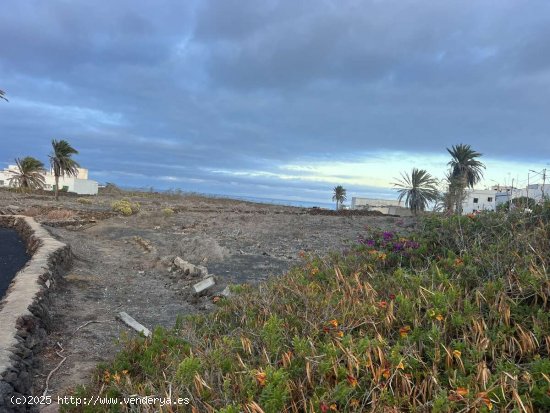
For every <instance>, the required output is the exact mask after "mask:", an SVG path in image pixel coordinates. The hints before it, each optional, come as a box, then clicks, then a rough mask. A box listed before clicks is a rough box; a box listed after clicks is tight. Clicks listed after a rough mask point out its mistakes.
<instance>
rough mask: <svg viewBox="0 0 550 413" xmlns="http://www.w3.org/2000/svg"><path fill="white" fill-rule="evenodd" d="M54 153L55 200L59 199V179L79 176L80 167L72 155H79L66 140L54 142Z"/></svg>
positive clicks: (51, 158) (51, 156) (51, 160)
mask: <svg viewBox="0 0 550 413" xmlns="http://www.w3.org/2000/svg"><path fill="white" fill-rule="evenodd" d="M52 147H53V152H52V154H51V155H50V165H51V166H52V170H53V174H54V176H55V200H56V201H57V200H58V199H59V177H60V176H65V175H67V176H77V175H78V167H79V166H80V165H79V164H78V163H77V162H76V161H75V160H74V159H72V155H76V154H78V151H77V150H76V149H74V148H73V147H72V146H71V145H70V144H69V142H67V141H66V140H63V139H62V140H60V141H56V140H55V139H54V140H52Z"/></svg>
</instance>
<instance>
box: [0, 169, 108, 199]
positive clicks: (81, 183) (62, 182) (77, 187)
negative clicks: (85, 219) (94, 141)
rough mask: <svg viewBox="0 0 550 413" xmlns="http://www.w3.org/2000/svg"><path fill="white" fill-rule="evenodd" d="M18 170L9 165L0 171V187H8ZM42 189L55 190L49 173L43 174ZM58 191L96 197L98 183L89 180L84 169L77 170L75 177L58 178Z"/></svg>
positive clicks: (52, 178)
mask: <svg viewBox="0 0 550 413" xmlns="http://www.w3.org/2000/svg"><path fill="white" fill-rule="evenodd" d="M17 171H18V169H17V166H16V165H9V166H8V167H7V168H6V169H4V170H0V187H1V186H3V187H9V186H10V178H11V177H12V176H13V173H14V172H15V173H17ZM43 176H44V181H45V185H44V189H45V190H47V191H53V190H54V189H55V176H54V174H53V173H52V172H51V171H47V172H44V174H43ZM59 189H60V190H61V191H67V192H74V193H76V194H79V195H97V191H98V183H97V182H96V181H93V180H91V179H88V170H87V169H84V168H78V175H77V176H76V177H72V176H71V177H68V176H64V177H60V178H59Z"/></svg>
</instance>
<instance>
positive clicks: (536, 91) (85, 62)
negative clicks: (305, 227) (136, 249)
mask: <svg viewBox="0 0 550 413" xmlns="http://www.w3.org/2000/svg"><path fill="white" fill-rule="evenodd" d="M6 4H7V5H6ZM6 4H4V5H3V9H4V12H3V13H2V14H0V38H1V39H2V42H1V44H0V82H1V83H0V87H1V88H2V89H6V90H7V92H8V97H9V98H10V103H7V104H6V103H5V102H0V131H1V134H2V138H1V139H2V150H1V152H0V162H9V161H10V160H11V159H13V158H14V157H15V156H21V155H25V154H27V153H29V154H31V153H32V154H35V155H36V156H39V157H41V158H42V159H44V160H45V157H46V155H47V152H48V144H49V140H50V139H51V138H54V137H55V138H60V137H67V138H69V139H70V140H71V142H72V143H74V145H75V146H76V147H78V148H79V149H80V151H81V155H80V158H79V159H80V160H81V163H82V164H84V165H86V166H88V167H89V168H90V169H91V170H92V174H93V171H94V170H96V171H101V173H98V176H97V178H98V179H100V180H102V181H109V180H114V179H109V176H108V174H109V171H111V173H112V176H113V177H117V179H120V180H121V182H122V183H125V182H128V183H134V181H140V180H141V181H151V182H150V184H151V185H164V186H175V185H171V183H173V184H177V183H178V182H179V183H181V186H182V187H184V188H189V187H190V186H191V185H193V184H192V183H193V182H195V183H196V185H200V184H204V185H205V188H204V191H205V192H208V191H209V189H208V188H218V189H219V188H220V187H223V182H230V181H231V180H233V182H241V183H242V185H245V187H246V188H248V189H249V190H250V188H253V185H254V183H256V184H257V186H258V188H259V189H258V190H259V191H263V192H265V193H268V192H269V191H268V190H267V189H266V188H272V190H273V191H279V190H283V189H281V188H285V187H287V188H288V189H289V191H294V192H293V193H297V191H303V190H305V188H313V189H315V190H317V189H318V188H317V186H316V185H319V186H322V185H324V186H326V185H327V184H326V183H322V184H314V183H312V182H311V181H297V182H296V183H295V184H292V185H287V184H288V182H286V181H284V180H281V179H277V178H276V177H274V176H276V175H277V174H279V173H280V170H279V167H280V166H281V165H284V164H285V163H294V164H297V163H300V162H303V163H305V162H311V161H316V160H353V159H359V158H361V157H365V156H372V154H373V153H377V154H380V153H383V152H384V151H393V150H400V151H415V152H427V153H441V152H443V151H444V148H445V147H446V146H449V145H451V144H455V143H459V142H468V143H471V144H472V145H474V146H475V148H476V149H478V150H480V151H482V152H484V153H485V154H487V155H488V156H493V157H497V158H498V157H499V158H510V159H512V158H513V159H516V160H517V159H523V160H526V161H529V160H532V161H541V160H544V159H545V156H546V154H547V153H548V152H549V150H550V139H548V137H547V131H548V129H549V127H548V126H549V124H548V120H547V119H548V116H547V114H548V111H549V110H550V102H549V94H548V93H547V90H548V88H549V87H550V71H549V68H550V49H549V46H548V44H549V43H548V42H547V41H546V39H548V36H549V35H550V24H549V23H550V17H549V16H550V3H548V2H546V1H542V0H541V1H531V2H517V1H512V0H509V1H506V0H500V1H479V2H469V3H465V2H463V1H454V0H449V1H445V2H433V1H407V0H399V1H397V0H396V1H391V0H388V1H376V0H372V1H349V0H343V1H327V0H325V1H296V2H290V1H274V0H264V1H259V0H246V1H243V0H238V1H237V0H224V1H221V0H216V1H198V0H197V1H195V2H178V1H173V0H163V1H157V2H135V1H132V2H130V1H117V2H110V3H106V2H99V3H98V2H92V1H84V0H82V1H71V2H69V1H61V0H57V1H48V2H39V1H32V0H22V1H7V2H6ZM154 165H157V166H156V167H154ZM155 168H156V169H155ZM220 170H223V171H225V172H224V173H223V174H219V173H216V172H215V171H220ZM239 171H249V172H253V171H262V172H265V173H271V174H275V175H274V176H272V177H270V178H265V176H264V177H260V176H258V175H253V174H251V175H247V176H244V175H242V174H240V175H239V174H234V175H233V176H232V175H231V174H232V172H234V173H236V172H239ZM125 174H126V175H125ZM132 174H134V175H132ZM304 174H305V175H307V173H305V172H304ZM342 175H345V174H342ZM132 176H133V178H132ZM173 178H176V179H175V180H174V179H173ZM344 178H345V176H343V179H344ZM170 179H172V180H170ZM193 180H194V181H193ZM146 184H147V183H145V182H144V185H146ZM230 187H231V186H230Z"/></svg>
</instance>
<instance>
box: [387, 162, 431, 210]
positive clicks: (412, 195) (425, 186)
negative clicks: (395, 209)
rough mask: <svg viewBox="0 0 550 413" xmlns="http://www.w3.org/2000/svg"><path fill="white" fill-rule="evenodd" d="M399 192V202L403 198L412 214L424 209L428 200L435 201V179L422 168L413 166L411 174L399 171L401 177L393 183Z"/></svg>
mask: <svg viewBox="0 0 550 413" xmlns="http://www.w3.org/2000/svg"><path fill="white" fill-rule="evenodd" d="M393 185H394V186H395V187H397V188H399V189H397V192H398V193H399V197H398V199H399V202H401V200H402V199H403V198H405V206H407V207H408V208H409V209H410V210H411V211H412V213H413V214H414V215H416V214H418V212H419V211H424V210H425V209H426V207H427V206H428V204H429V203H430V202H434V201H437V199H438V198H439V196H440V195H439V191H438V190H437V179H435V178H433V177H432V176H431V175H430V174H429V173H428V172H426V171H425V170H424V169H416V168H413V170H412V172H411V174H410V175H409V174H407V173H401V179H398V180H397V182H395V183H394V184H393Z"/></svg>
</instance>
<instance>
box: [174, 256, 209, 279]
mask: <svg viewBox="0 0 550 413" xmlns="http://www.w3.org/2000/svg"><path fill="white" fill-rule="evenodd" d="M174 265H175V266H176V267H178V268H179V269H180V270H182V271H183V273H184V274H185V275H191V276H197V277H200V276H205V275H207V274H208V269H207V268H206V267H204V266H202V265H193V264H191V263H190V262H187V261H185V260H184V259H182V258H180V257H176V258H174Z"/></svg>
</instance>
